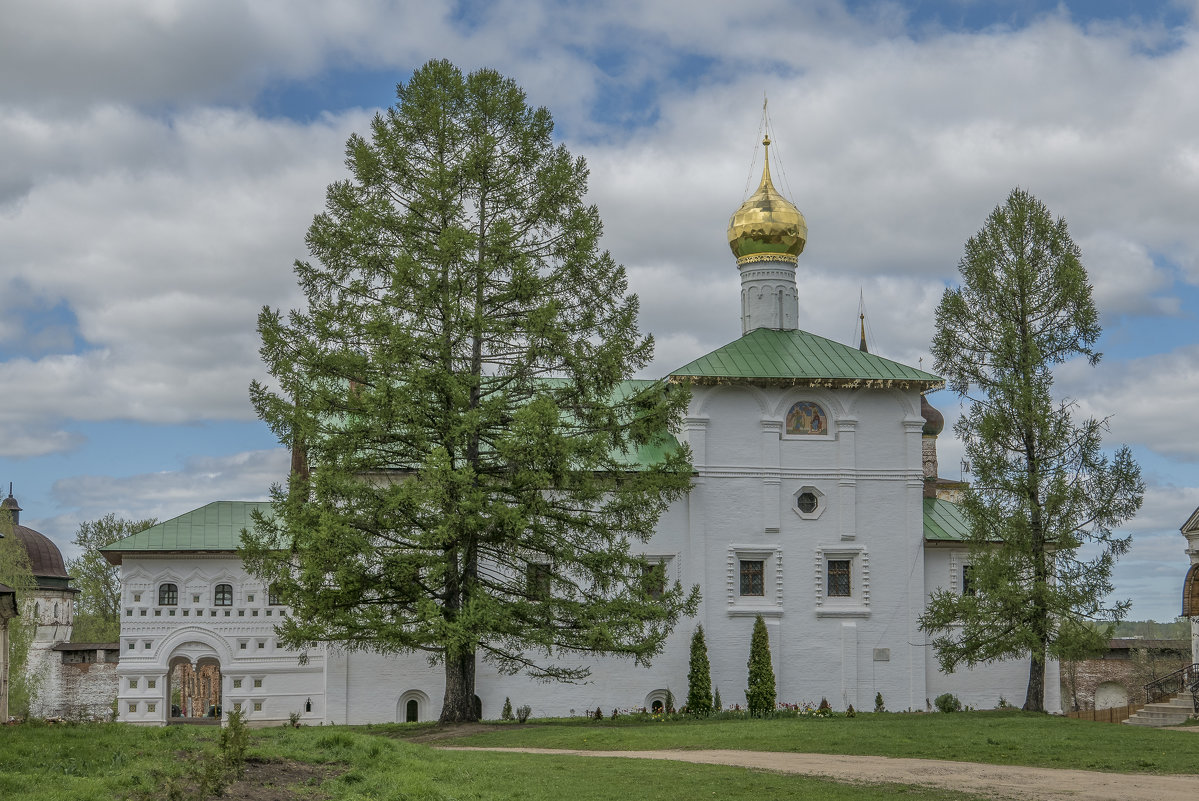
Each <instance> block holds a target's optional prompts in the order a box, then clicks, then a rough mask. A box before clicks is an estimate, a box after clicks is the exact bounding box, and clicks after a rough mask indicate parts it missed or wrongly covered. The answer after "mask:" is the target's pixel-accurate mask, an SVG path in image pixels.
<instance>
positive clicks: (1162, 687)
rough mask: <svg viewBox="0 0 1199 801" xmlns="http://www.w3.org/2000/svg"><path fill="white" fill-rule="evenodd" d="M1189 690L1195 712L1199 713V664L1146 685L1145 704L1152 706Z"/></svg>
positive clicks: (1191, 665)
mask: <svg viewBox="0 0 1199 801" xmlns="http://www.w3.org/2000/svg"><path fill="white" fill-rule="evenodd" d="M1187 690H1189V691H1190V693H1191V701H1192V703H1193V706H1194V709H1195V712H1197V713H1199V663H1192V664H1190V665H1187V666H1186V667H1184V668H1179V669H1178V670H1176V671H1174V672H1173V673H1171V674H1169V675H1167V676H1162V677H1161V678H1160V679H1157V680H1156V681H1151V682H1149V683H1148V684H1146V685H1145V703H1147V704H1152V703H1156V702H1157V701H1159V700H1161V699H1162V698H1165V697H1166V696H1168V695H1176V694H1178V693H1181V692H1184V691H1187Z"/></svg>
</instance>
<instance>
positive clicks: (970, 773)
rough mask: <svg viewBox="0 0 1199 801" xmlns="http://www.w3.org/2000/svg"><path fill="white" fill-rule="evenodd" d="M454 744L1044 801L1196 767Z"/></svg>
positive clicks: (1153, 787) (1093, 797) (1186, 797)
mask: <svg viewBox="0 0 1199 801" xmlns="http://www.w3.org/2000/svg"><path fill="white" fill-rule="evenodd" d="M437 747H439V748H445V749H446V750H453V751H512V752H519V753H529V754H569V755H571V756H589V757H622V758H625V759H669V760H675V761H679V762H694V763H698V764H703V765H739V766H741V767H746V768H755V769H758V770H771V771H777V772H779V773H799V774H804V775H808V776H822V777H825V778H829V779H833V780H835V781H840V782H848V783H853V784H862V783H864V784H877V783H879V782H894V783H896V784H915V785H923V786H927V787H938V788H941V789H946V790H959V791H962V792H967V793H976V794H978V795H985V796H989V797H991V798H1004V799H1006V798H1020V799H1027V798H1031V799H1042V800H1043V801H1061V800H1065V799H1068V800H1069V801H1112V800H1113V799H1120V801H1196V799H1199V775H1187V776H1153V775H1148V774H1132V773H1100V772H1098V771H1090V770H1058V769H1055V768H1029V767H1019V766H1013V765H984V764H981V763H978V762H950V761H946V760H941V759H895V758H892V757H879V756H846V755H834V754H789V753H782V752H773V751H770V752H767V751H577V750H573V749H559V748H466V747H462V746H437Z"/></svg>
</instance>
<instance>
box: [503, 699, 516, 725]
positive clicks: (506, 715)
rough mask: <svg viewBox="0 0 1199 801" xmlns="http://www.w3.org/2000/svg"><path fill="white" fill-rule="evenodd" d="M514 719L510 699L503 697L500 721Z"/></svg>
mask: <svg viewBox="0 0 1199 801" xmlns="http://www.w3.org/2000/svg"><path fill="white" fill-rule="evenodd" d="M514 719H515V717H514V716H513V714H512V699H511V698H508V697H507V696H505V697H504V711H503V712H501V713H500V720H514Z"/></svg>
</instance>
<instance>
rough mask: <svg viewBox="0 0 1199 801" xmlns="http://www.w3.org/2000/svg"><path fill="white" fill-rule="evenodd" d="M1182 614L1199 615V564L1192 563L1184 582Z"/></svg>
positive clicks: (1188, 615) (1184, 615)
mask: <svg viewBox="0 0 1199 801" xmlns="http://www.w3.org/2000/svg"><path fill="white" fill-rule="evenodd" d="M1182 616H1183V617H1199V565H1191V569H1190V570H1188V571H1187V577H1186V579H1184V580H1183V582H1182Z"/></svg>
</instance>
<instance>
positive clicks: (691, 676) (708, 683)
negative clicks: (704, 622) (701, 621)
mask: <svg viewBox="0 0 1199 801" xmlns="http://www.w3.org/2000/svg"><path fill="white" fill-rule="evenodd" d="M687 711H688V712H689V713H690V714H692V715H696V716H698V717H705V718H706V717H707V716H708V715H710V714H712V670H711V667H710V666H709V664H708V645H707V643H706V642H705V641H704V627H703V626H696V628H695V634H693V635H691V667H690V669H689V670H688V671H687Z"/></svg>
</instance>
